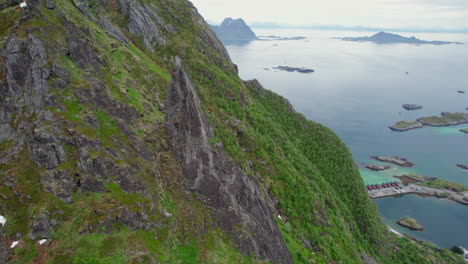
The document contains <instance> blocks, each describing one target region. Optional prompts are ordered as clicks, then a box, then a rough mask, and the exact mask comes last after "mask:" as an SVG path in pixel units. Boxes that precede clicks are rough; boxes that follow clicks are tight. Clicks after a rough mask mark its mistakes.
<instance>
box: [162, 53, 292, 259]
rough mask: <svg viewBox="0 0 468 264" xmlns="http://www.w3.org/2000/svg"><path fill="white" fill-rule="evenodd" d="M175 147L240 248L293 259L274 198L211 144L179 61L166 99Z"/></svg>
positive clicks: (195, 187)
mask: <svg viewBox="0 0 468 264" xmlns="http://www.w3.org/2000/svg"><path fill="white" fill-rule="evenodd" d="M165 105H166V109H165V110H166V119H167V127H168V132H169V135H170V137H171V145H172V148H173V150H174V153H175V155H176V158H177V160H178V161H179V162H180V163H181V165H182V168H183V172H184V175H185V176H186V177H187V179H188V181H189V184H190V189H191V190H193V191H195V192H197V193H199V194H201V195H203V196H204V197H205V198H206V199H207V200H208V203H209V204H210V205H211V206H212V207H213V208H214V214H215V217H216V219H217V220H218V224H219V226H220V227H221V228H222V229H223V230H225V231H226V232H228V233H229V234H230V235H231V236H232V237H233V239H234V241H236V242H237V245H238V247H239V249H240V250H241V252H243V253H244V254H246V255H249V254H253V255H254V256H255V257H257V258H264V259H265V260H267V261H273V262H277V263H292V259H291V256H290V253H289V251H288V249H287V247H286V245H285V243H284V241H283V238H282V235H281V232H280V231H279V229H278V227H277V226H276V223H275V221H274V219H273V212H274V208H273V206H272V204H273V203H272V201H271V200H270V198H269V197H268V196H267V195H266V194H265V191H264V190H261V189H260V188H259V187H258V186H257V184H256V183H255V181H254V180H252V178H251V177H250V176H249V175H247V174H245V173H244V172H242V170H241V169H240V168H239V167H238V166H236V165H235V163H234V162H233V161H232V159H231V158H230V157H229V156H228V155H227V154H226V153H224V152H222V151H221V150H218V149H216V148H214V147H212V146H211V145H210V143H209V141H210V139H211V138H213V132H212V129H211V128H210V126H209V124H208V119H207V117H206V115H205V113H204V112H203V110H202V109H201V104H200V99H199V98H198V95H197V91H196V89H195V87H194V85H193V84H192V82H191V80H190V79H189V77H188V76H187V74H186V73H185V71H184V68H183V65H182V63H181V61H180V60H179V59H176V61H175V69H174V71H173V75H172V82H171V84H170V86H169V89H168V95H167V101H166V104H165Z"/></svg>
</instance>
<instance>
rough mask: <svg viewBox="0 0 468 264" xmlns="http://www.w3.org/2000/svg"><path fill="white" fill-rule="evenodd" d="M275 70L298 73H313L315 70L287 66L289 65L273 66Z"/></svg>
mask: <svg viewBox="0 0 468 264" xmlns="http://www.w3.org/2000/svg"><path fill="white" fill-rule="evenodd" d="M273 69H275V70H280V71H287V72H299V73H313V72H315V71H314V70H312V69H307V68H304V67H302V68H296V67H289V66H278V67H273Z"/></svg>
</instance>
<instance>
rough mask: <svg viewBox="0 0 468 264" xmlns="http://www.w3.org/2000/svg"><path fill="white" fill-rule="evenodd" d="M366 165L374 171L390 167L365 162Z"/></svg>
mask: <svg viewBox="0 0 468 264" xmlns="http://www.w3.org/2000/svg"><path fill="white" fill-rule="evenodd" d="M364 167H366V168H368V169H369V170H372V171H383V170H388V169H390V166H389V165H376V164H365V165H364Z"/></svg>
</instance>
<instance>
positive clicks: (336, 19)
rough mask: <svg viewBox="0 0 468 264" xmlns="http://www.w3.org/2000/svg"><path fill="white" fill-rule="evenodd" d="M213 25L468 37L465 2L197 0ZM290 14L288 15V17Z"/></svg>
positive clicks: (400, 0)
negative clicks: (233, 22)
mask: <svg viewBox="0 0 468 264" xmlns="http://www.w3.org/2000/svg"><path fill="white" fill-rule="evenodd" d="M192 3H193V4H194V5H195V7H196V8H197V9H198V10H199V12H200V13H201V14H202V15H203V16H204V18H205V19H206V20H207V21H208V22H210V23H212V24H219V23H220V22H221V21H222V20H223V19H224V18H226V17H232V18H242V19H244V20H245V21H246V22H247V24H249V25H251V26H253V27H270V28H272V27H282V28H314V29H340V30H348V29H349V30H356V29H358V30H393V31H401V32H411V31H413V32H459V33H468V1H465V0H406V1H403V0H356V1H353V2H352V3H351V2H348V1H340V0H329V1H327V2H322V1H314V0H312V1H311V0H291V1H288V2H271V1H267V0H256V1H247V0H238V1H222V2H220V1H215V0H192ZM285 10H286V11H285Z"/></svg>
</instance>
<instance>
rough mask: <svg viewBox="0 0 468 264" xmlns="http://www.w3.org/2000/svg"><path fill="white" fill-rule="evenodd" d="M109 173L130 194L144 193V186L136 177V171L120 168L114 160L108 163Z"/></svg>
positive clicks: (128, 167)
mask: <svg viewBox="0 0 468 264" xmlns="http://www.w3.org/2000/svg"><path fill="white" fill-rule="evenodd" d="M107 167H108V170H109V173H110V174H111V175H113V176H114V181H115V182H116V183H117V184H118V185H119V186H120V187H121V188H122V190H124V191H125V192H128V193H134V192H142V191H144V190H145V188H144V187H143V184H142V183H141V182H140V181H138V180H137V179H136V177H135V171H134V169H132V168H131V167H130V166H119V165H117V164H115V162H113V161H112V160H108V161H107Z"/></svg>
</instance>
